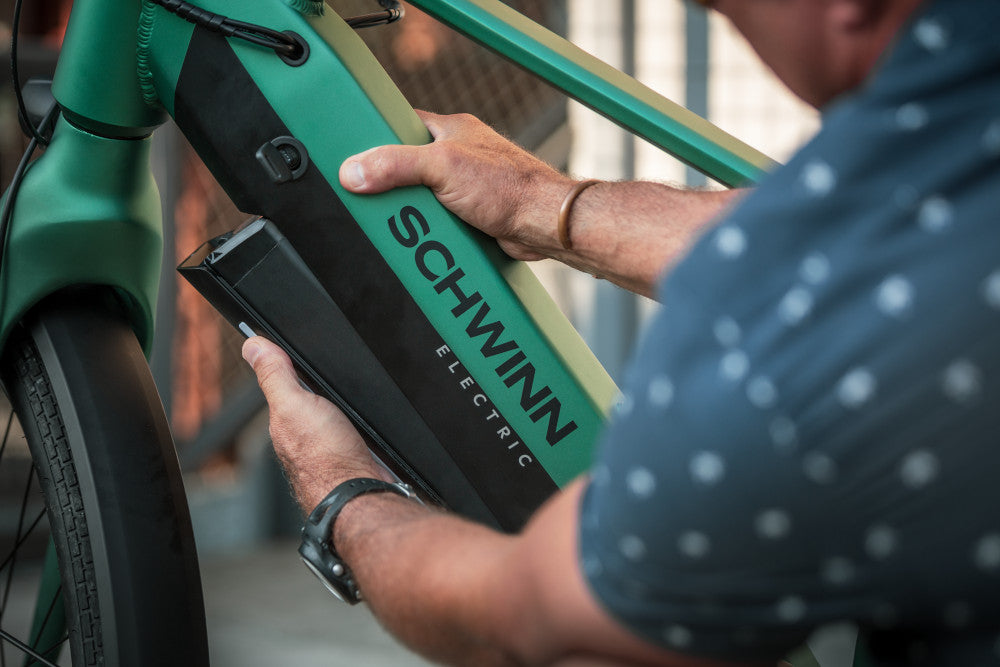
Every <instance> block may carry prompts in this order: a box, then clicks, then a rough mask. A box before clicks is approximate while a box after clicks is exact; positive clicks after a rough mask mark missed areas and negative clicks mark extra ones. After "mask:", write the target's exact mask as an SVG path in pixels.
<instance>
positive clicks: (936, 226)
mask: <svg viewBox="0 0 1000 667" xmlns="http://www.w3.org/2000/svg"><path fill="white" fill-rule="evenodd" d="M954 222H955V211H954V209H953V207H952V205H951V202H949V201H948V200H947V199H945V198H944V197H938V196H934V197H930V198H928V199H926V200H924V202H923V203H922V204H921V205H920V210H919V211H917V224H918V225H920V227H921V229H923V230H924V231H927V232H931V233H935V234H937V233H941V232H944V231H947V230H948V228H950V227H951V226H952V225H953V224H954Z"/></svg>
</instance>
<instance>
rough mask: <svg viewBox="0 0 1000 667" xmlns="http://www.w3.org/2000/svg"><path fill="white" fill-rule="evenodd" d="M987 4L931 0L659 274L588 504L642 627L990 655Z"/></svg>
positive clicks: (998, 368) (992, 428) (993, 223)
mask: <svg viewBox="0 0 1000 667" xmlns="http://www.w3.org/2000/svg"><path fill="white" fill-rule="evenodd" d="M998 35H1000V2H998V1H997V0H936V1H934V2H929V3H927V4H925V6H924V7H923V8H922V9H921V10H920V11H919V12H918V13H917V15H916V16H915V17H914V18H913V19H912V20H911V21H910V22H909V23H908V24H907V25H906V26H905V27H904V29H903V30H902V31H901V33H900V34H899V36H898V38H897V39H896V41H895V42H894V44H893V45H892V47H891V48H890V50H889V52H888V53H887V54H886V55H885V56H884V57H883V60H882V61H881V62H880V63H879V66H878V67H877V70H876V72H875V73H874V74H873V75H872V76H871V78H870V79H869V80H868V81H867V82H866V83H865V85H864V86H862V87H861V88H860V89H859V90H857V91H855V92H854V93H852V94H851V95H850V96H847V97H844V98H842V99H839V100H837V101H835V102H834V103H833V104H832V105H831V106H830V107H829V108H828V109H826V110H825V112H824V122H823V128H822V129H821V130H820V132H819V133H818V134H817V136H816V137H815V138H814V140H813V141H811V142H810V143H809V144H808V145H807V146H806V147H805V148H804V149H803V150H801V151H800V152H799V153H798V154H797V155H796V156H795V157H794V158H793V159H792V160H791V162H789V163H788V164H787V165H786V166H784V167H782V168H780V169H778V170H777V171H776V172H775V173H773V174H772V175H770V176H769V177H768V178H767V179H766V180H765V182H763V183H762V184H761V185H760V186H759V187H758V188H757V189H756V190H755V191H754V192H753V193H751V194H750V195H748V196H747V197H746V198H745V199H744V200H743V201H742V202H741V203H740V204H739V205H738V206H737V207H736V208H735V209H734V210H732V211H731V212H730V213H728V214H727V215H726V216H725V217H724V219H723V220H721V221H720V223H719V224H718V225H717V226H716V227H714V228H713V229H712V230H711V231H709V232H708V233H706V234H705V235H704V236H703V237H702V238H701V239H700V240H699V242H698V243H697V244H696V246H695V247H694V248H693V250H692V251H691V252H690V254H689V255H688V257H687V258H686V259H685V260H684V261H683V262H682V263H681V264H679V265H678V266H677V267H676V268H675V269H674V270H673V271H672V272H671V273H670V274H669V275H668V276H667V277H666V278H665V280H664V282H663V284H662V285H661V291H660V297H661V300H662V302H663V306H662V309H661V311H660V312H659V313H658V314H657V316H656V317H655V318H654V319H653V321H652V323H651V325H650V327H649V328H648V330H647V332H646V333H645V335H644V339H643V341H642V343H641V345H640V349H639V351H638V353H637V357H636V358H635V360H634V363H633V364H632V366H631V369H630V371H629V373H628V377H627V378H626V381H625V382H624V383H623V395H622V397H621V400H620V402H619V405H618V409H617V411H616V414H615V416H614V418H613V420H612V422H611V424H610V426H609V428H608V430H607V432H606V434H605V437H604V441H603V443H602V446H601V450H600V454H599V459H598V462H597V463H596V464H595V467H594V468H593V470H592V476H591V481H590V484H589V487H588V489H587V492H586V494H585V497H584V501H583V505H582V508H581V515H580V531H581V538H580V559H581V567H582V569H583V571H584V574H585V576H586V578H587V581H588V584H589V585H590V587H591V588H592V590H593V592H594V595H595V596H596V598H597V599H598V601H599V602H600V603H601V604H602V605H603V606H604V607H605V608H606V609H607V610H608V612H609V613H610V614H611V615H612V616H613V617H615V618H616V619H618V620H619V621H620V622H621V623H622V624H624V625H625V626H626V627H628V628H630V629H631V630H632V631H633V632H635V633H637V634H638V635H641V636H643V637H645V638H647V639H649V640H650V641H653V642H655V643H657V644H660V645H662V646H664V647H666V648H669V649H672V650H675V651H679V652H682V653H686V654H691V655H697V656H705V657H716V658H725V659H736V660H752V659H763V660H770V659H777V658H780V657H781V656H783V655H785V654H787V652H788V651H789V650H790V649H793V648H794V647H796V646H797V645H799V644H801V643H802V642H803V641H805V640H806V639H807V638H808V637H809V636H810V634H811V633H812V632H813V631H815V630H816V629H817V628H821V627H823V626H825V625H827V624H832V623H837V622H842V621H849V622H851V623H853V624H856V625H857V626H858V627H859V629H860V632H861V634H862V637H863V639H864V640H865V643H866V645H867V647H868V652H869V653H870V654H871V658H872V662H873V663H874V664H877V665H936V666H941V665H1000V481H998V477H1000V37H998Z"/></svg>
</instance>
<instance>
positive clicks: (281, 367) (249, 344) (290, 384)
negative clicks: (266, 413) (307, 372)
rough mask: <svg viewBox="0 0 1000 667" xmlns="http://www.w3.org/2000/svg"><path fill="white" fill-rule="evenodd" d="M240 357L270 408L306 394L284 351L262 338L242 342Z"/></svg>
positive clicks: (255, 337)
mask: <svg viewBox="0 0 1000 667" xmlns="http://www.w3.org/2000/svg"><path fill="white" fill-rule="evenodd" d="M243 358H244V359H245V360H246V361H247V363H249V364H250V366H251V367H252V368H253V372H254V373H255V374H256V375H257V382H258V384H260V388H261V390H262V391H263V392H264V397H265V398H266V399H267V402H268V404H270V405H272V406H274V405H276V404H279V403H284V402H286V401H291V400H299V397H298V395H299V394H300V393H307V392H306V391H305V390H304V389H303V388H302V387H300V386H299V379H298V376H297V375H296V374H295V368H294V367H293V366H292V361H291V359H289V358H288V355H287V354H285V352H284V350H282V349H281V348H280V347H278V346H277V345H275V344H274V343H272V342H271V341H269V340H267V339H266V338H262V337H261V336H254V337H252V338H248V339H247V340H246V341H245V342H244V343H243Z"/></svg>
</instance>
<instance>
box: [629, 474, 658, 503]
mask: <svg viewBox="0 0 1000 667" xmlns="http://www.w3.org/2000/svg"><path fill="white" fill-rule="evenodd" d="M625 484H626V486H628V490H629V493H631V494H632V495H633V496H635V497H636V498H641V499H646V498H649V497H650V496H652V495H653V493H655V492H656V477H654V476H653V473H652V472H650V470H649V469H648V468H633V469H632V470H630V471H629V472H628V474H627V475H626V476H625Z"/></svg>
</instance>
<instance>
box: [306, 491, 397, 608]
mask: <svg viewBox="0 0 1000 667" xmlns="http://www.w3.org/2000/svg"><path fill="white" fill-rule="evenodd" d="M378 492H389V493H395V494H396V495H400V496H403V497H405V498H415V497H416V496H415V495H414V494H413V491H412V490H411V489H410V487H409V486H408V485H406V484H402V483H395V484H393V483H390V482H386V481H383V480H381V479H374V478H370V477H359V478H357V479H351V480H348V481H346V482H343V483H342V484H339V485H337V487H336V488H335V489H334V490H333V491H331V492H330V493H329V494H328V495H327V496H326V498H324V499H323V500H321V501H320V503H319V504H318V505H316V508H315V509H314V510H313V511H312V512H310V513H309V518H307V519H306V522H305V525H304V526H303V527H302V544H301V545H299V555H300V556H301V557H302V560H303V562H304V563H305V564H306V566H307V567H308V568H309V569H310V570H311V571H312V572H313V574H315V575H316V576H317V577H319V579H320V581H322V582H323V584H324V585H326V587H327V588H328V589H329V590H330V592H331V593H333V594H334V595H336V596H337V597H338V598H340V599H341V600H343V601H344V602H347V603H349V604H357V603H358V602H360V601H361V592H360V591H359V590H358V586H357V584H356V583H355V581H354V574H353V573H352V572H351V570H350V568H348V567H347V565H346V564H345V563H344V561H343V560H341V558H340V556H339V555H338V554H337V551H336V549H335V548H334V546H333V523H334V521H336V520H337V516H339V515H340V512H341V510H343V509H344V506H345V505H346V504H347V503H348V502H350V501H351V500H353V499H355V498H357V497H358V496H363V495H365V494H367V493H378Z"/></svg>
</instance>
